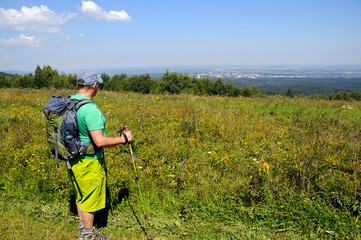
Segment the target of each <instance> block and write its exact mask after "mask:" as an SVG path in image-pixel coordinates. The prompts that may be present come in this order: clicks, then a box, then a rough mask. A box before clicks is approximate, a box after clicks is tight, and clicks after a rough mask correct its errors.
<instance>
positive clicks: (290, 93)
mask: <svg viewBox="0 0 361 240" xmlns="http://www.w3.org/2000/svg"><path fill="white" fill-rule="evenodd" d="M286 96H287V97H290V98H293V97H294V96H295V94H294V93H293V92H292V89H291V88H289V89H288V90H287V92H286Z"/></svg>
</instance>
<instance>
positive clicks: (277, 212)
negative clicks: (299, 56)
mask: <svg viewBox="0 0 361 240" xmlns="http://www.w3.org/2000/svg"><path fill="white" fill-rule="evenodd" d="M0 93H1V94H0V127H1V128H0V129H1V130H0V139H2V141H1V142H0V147H1V149H2V151H0V158H1V161H0V173H1V174H0V205H1V208H0V211H1V212H0V225H1V229H0V230H1V231H0V238H1V239H19V238H20V239H21V238H22V239H73V238H76V237H77V234H78V232H77V221H76V219H75V218H76V216H74V214H73V213H72V211H71V210H70V207H69V202H70V199H71V194H72V189H71V186H70V182H69V180H68V177H67V173H66V169H65V166H62V168H61V169H57V168H56V164H55V160H54V159H50V158H49V157H48V155H49V154H48V152H47V145H46V144H47V143H46V139H45V126H44V125H45V120H44V119H42V118H41V110H42V108H43V107H44V105H45V103H46V102H47V101H48V99H49V98H50V97H51V96H52V95H55V94H57V95H64V96H67V95H70V94H72V93H73V92H70V91H54V90H16V89H2V90H1V92H0ZM95 100H96V102H97V103H98V105H99V107H100V109H101V110H102V112H103V113H104V115H105V117H106V119H107V132H108V136H116V135H117V133H116V132H117V130H119V128H120V127H121V126H123V125H130V128H131V130H132V131H133V134H134V137H135V141H134V142H133V143H132V148H133V150H134V154H135V156H136V158H137V162H136V163H137V166H141V167H142V168H137V169H138V172H139V176H140V185H141V189H142V192H143V197H144V207H145V211H146V213H147V215H148V217H149V223H150V229H149V230H150V231H149V232H150V234H151V235H152V236H154V237H155V239H330V238H335V239H345V238H349V239H357V238H360V230H361V227H360V224H359V221H358V218H359V213H360V208H359V206H360V204H359V201H360V183H361V177H360V176H361V175H360V169H361V165H360V156H361V149H360V144H359V139H360V138H361V129H360V122H361V114H360V108H361V103H358V102H341V101H322V100H311V99H307V98H292V99H290V98H283V97H277V96H273V97H271V96H270V97H265V98H244V97H239V98H228V97H218V96H213V97H204V96H203V97H200V96H192V95H141V94H133V93H114V92H100V94H99V96H97V97H96V98H95ZM130 160H131V155H130V152H129V148H128V147H127V146H119V147H116V148H111V149H106V162H107V167H108V170H109V171H108V180H109V181H108V184H109V188H110V191H111V195H112V198H113V207H114V212H113V214H110V215H109V222H108V227H107V228H106V229H105V230H104V231H105V232H106V233H107V234H109V235H111V236H112V238H113V239H140V238H142V237H144V233H143V232H142V230H141V227H140V225H139V223H138V222H137V220H136V218H135V216H137V217H138V218H139V220H140V222H141V225H142V226H143V227H145V222H144V219H143V216H142V204H141V201H140V196H139V192H138V188H137V185H136V183H135V182H134V177H135V174H134V171H133V167H132V165H131V163H130ZM128 192H129V193H130V195H129V198H128V199H129V200H126V201H124V198H123V197H124V193H128ZM125 195H126V194H125ZM132 209H133V210H134V212H135V214H134V213H133V211H132Z"/></svg>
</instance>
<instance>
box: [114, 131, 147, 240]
mask: <svg viewBox="0 0 361 240" xmlns="http://www.w3.org/2000/svg"><path fill="white" fill-rule="evenodd" d="M128 130H129V127H128V126H124V127H123V129H121V130H120V131H119V133H120V135H121V136H122V135H123V134H124V135H125V133H124V131H125V132H128ZM125 139H126V142H128V141H127V140H128V139H127V138H126V137H125ZM128 144H129V150H130V154H131V155H132V160H131V162H132V163H133V169H134V172H135V181H136V182H137V185H138V190H139V196H140V201H141V203H142V209H143V215H144V220H145V224H146V228H147V232H148V233H149V224H148V216H147V215H146V214H145V208H144V201H143V195H142V190H141V188H140V183H139V177H138V171H137V167H136V166H135V160H136V159H135V156H134V154H133V149H132V144H131V143H130V142H128ZM147 232H145V235H146V236H147V239H148V240H151V239H153V236H152V235H149V236H148V235H147Z"/></svg>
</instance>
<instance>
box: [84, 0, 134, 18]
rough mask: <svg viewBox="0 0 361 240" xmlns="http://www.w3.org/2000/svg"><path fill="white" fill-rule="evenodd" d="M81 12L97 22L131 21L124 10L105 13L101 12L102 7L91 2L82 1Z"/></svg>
mask: <svg viewBox="0 0 361 240" xmlns="http://www.w3.org/2000/svg"><path fill="white" fill-rule="evenodd" d="M81 12H82V13H83V14H84V15H85V16H87V17H91V18H95V19H97V20H102V19H105V20H107V21H124V22H131V21H133V20H132V19H131V18H130V17H129V15H128V13H126V12H125V11H124V10H122V11H113V10H110V11H109V12H106V11H104V10H103V8H102V7H100V6H98V5H97V4H96V3H94V2H93V1H82V6H81Z"/></svg>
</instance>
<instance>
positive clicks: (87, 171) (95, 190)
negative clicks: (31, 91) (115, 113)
mask: <svg viewBox="0 0 361 240" xmlns="http://www.w3.org/2000/svg"><path fill="white" fill-rule="evenodd" d="M102 82H103V80H102V79H101V78H100V77H99V76H98V75H96V74H95V73H93V72H87V73H85V74H83V75H82V76H80V77H79V78H78V80H77V85H78V93H77V94H75V95H73V96H72V97H71V98H74V99H92V98H93V97H95V96H96V94H97V92H98V88H99V83H102ZM77 121H78V125H79V135H80V139H81V141H83V142H89V141H90V142H91V143H92V144H94V147H95V148H96V152H95V154H93V155H86V156H79V157H77V158H75V159H74V160H72V161H71V162H70V165H71V168H72V169H71V170H69V173H70V178H71V182H72V184H73V187H74V190H75V198H76V205H77V211H78V215H79V221H80V223H79V230H80V238H81V239H110V237H109V236H103V235H100V234H99V232H93V231H92V230H93V222H94V213H95V212H96V211H99V210H102V209H104V208H105V207H106V168H105V162H104V150H103V147H112V146H116V145H118V144H125V143H128V142H129V141H131V140H132V132H131V131H126V132H123V135H122V136H121V137H107V136H106V130H105V122H106V120H105V117H104V115H103V114H102V112H101V111H100V110H99V108H98V106H97V105H96V104H95V103H88V104H86V105H84V106H82V107H81V108H79V110H78V111H77Z"/></svg>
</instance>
